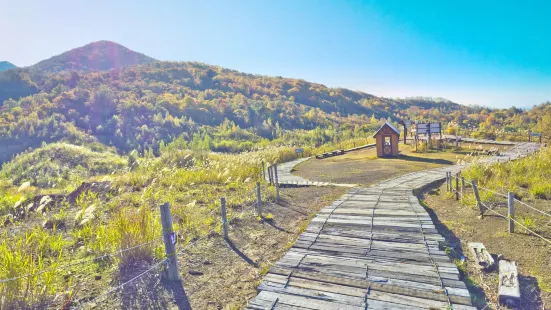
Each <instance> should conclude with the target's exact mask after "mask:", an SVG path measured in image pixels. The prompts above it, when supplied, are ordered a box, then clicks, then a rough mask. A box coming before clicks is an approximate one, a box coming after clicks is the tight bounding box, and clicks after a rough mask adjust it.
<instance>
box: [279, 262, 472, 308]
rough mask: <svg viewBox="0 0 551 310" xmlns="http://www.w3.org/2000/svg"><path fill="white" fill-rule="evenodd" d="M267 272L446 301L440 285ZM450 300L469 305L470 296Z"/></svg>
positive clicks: (312, 273) (296, 271)
mask: <svg viewBox="0 0 551 310" xmlns="http://www.w3.org/2000/svg"><path fill="white" fill-rule="evenodd" d="M291 273H292V274H291ZM269 274H275V275H280V276H283V277H284V278H285V279H286V278H287V277H289V275H291V276H292V278H293V279H294V278H301V279H305V280H310V281H317V282H323V283H324V285H327V286H328V287H329V285H341V286H348V287H353V288H358V289H367V288H370V289H371V290H375V291H379V292H385V293H391V294H398V295H400V294H401V295H404V296H410V297H418V298H426V299H430V300H435V301H441V302H442V301H447V298H446V295H445V293H444V291H443V289H442V288H441V287H436V289H434V287H432V288H431V289H426V287H425V288H423V287H422V286H412V287H405V286H402V285H395V284H389V283H386V282H379V281H370V280H367V279H357V278H356V279H354V278H347V277H336V276H331V275H327V274H323V273H320V272H313V271H301V270H297V269H288V268H280V267H272V268H270V271H269ZM321 286H323V285H321ZM319 289H320V290H323V288H321V287H320V288H319ZM465 291H466V290H465ZM341 292H343V291H341ZM467 293H468V291H467ZM450 300H451V301H452V302H453V303H458V304H464V305H471V300H470V296H466V297H465V296H461V295H450Z"/></svg>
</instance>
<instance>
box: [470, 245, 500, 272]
mask: <svg viewBox="0 0 551 310" xmlns="http://www.w3.org/2000/svg"><path fill="white" fill-rule="evenodd" d="M468 247H469V250H470V251H471V254H472V255H473V257H474V259H475V260H476V262H477V266H478V267H479V268H480V269H482V270H485V271H488V270H490V269H492V268H493V267H494V258H493V257H492V255H490V253H489V252H488V250H486V247H485V246H484V244H482V243H480V242H469V244H468Z"/></svg>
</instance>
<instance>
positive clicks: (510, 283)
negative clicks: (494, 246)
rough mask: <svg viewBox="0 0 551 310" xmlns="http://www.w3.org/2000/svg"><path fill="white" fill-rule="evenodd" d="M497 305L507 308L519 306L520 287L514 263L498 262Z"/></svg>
mask: <svg viewBox="0 0 551 310" xmlns="http://www.w3.org/2000/svg"><path fill="white" fill-rule="evenodd" d="M499 303H500V304H502V305H506V306H508V307H518V306H520V286H519V283H518V271H517V263H516V262H512V261H506V260H500V261H499Z"/></svg>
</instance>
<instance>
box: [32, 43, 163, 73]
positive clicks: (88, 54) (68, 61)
mask: <svg viewBox="0 0 551 310" xmlns="http://www.w3.org/2000/svg"><path fill="white" fill-rule="evenodd" d="M154 61H156V60H155V59H153V58H151V57H149V56H146V55H144V54H141V53H138V52H134V51H132V50H130V49H128V48H126V47H124V46H122V45H120V44H118V43H115V42H111V41H98V42H93V43H90V44H87V45H85V46H82V47H78V48H75V49H72V50H70V51H68V52H65V53H63V54H60V55H57V56H54V57H52V58H49V59H46V60H43V61H41V62H39V63H37V64H35V65H33V66H31V67H30V69H31V70H38V71H46V72H59V71H64V70H73V71H89V70H110V69H114V68H120V67H124V66H131V65H140V64H148V63H152V62H154Z"/></svg>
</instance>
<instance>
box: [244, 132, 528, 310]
mask: <svg viewBox="0 0 551 310" xmlns="http://www.w3.org/2000/svg"><path fill="white" fill-rule="evenodd" d="M536 148H537V147H536V146H535V145H534V144H527V143H522V144H518V145H516V146H515V147H514V148H513V150H511V151H510V152H509V153H508V154H504V156H503V157H506V158H508V157H509V156H510V157H511V158H512V159H514V158H517V157H518V156H522V155H523V154H526V153H529V152H531V151H534V150H535V149H536ZM527 150H528V151H527ZM498 157H499V156H496V157H495V158H494V159H497V158H498ZM503 157H502V158H503ZM459 169H461V167H458V166H451V167H444V168H438V169H431V170H426V171H421V172H416V173H410V174H407V175H403V176H400V177H398V178H395V179H392V180H388V181H385V182H382V183H379V184H377V185H375V186H372V187H368V188H354V189H351V190H350V191H349V192H348V193H347V194H345V195H344V196H342V197H341V198H340V199H338V200H337V201H335V202H333V203H332V204H331V205H329V206H327V207H325V208H323V209H322V210H321V211H320V212H319V213H318V214H317V215H316V217H314V219H313V220H312V222H311V223H310V225H309V226H308V228H307V229H306V231H305V232H304V233H303V234H301V235H300V236H299V238H298V240H297V241H296V242H295V244H294V245H293V247H292V248H291V249H290V250H289V251H288V252H287V253H286V254H285V255H284V256H283V257H282V258H281V259H280V260H279V261H278V262H277V263H275V265H274V266H272V268H270V271H269V272H268V274H267V275H266V276H265V277H264V279H263V282H262V284H261V285H260V286H259V287H258V289H259V291H260V293H259V294H258V295H257V296H256V297H255V298H254V299H253V300H251V301H250V302H249V305H248V308H247V309H427V308H433V309H442V308H444V309H445V308H449V307H450V306H452V307H453V309H474V308H473V307H471V298H470V295H469V292H468V290H467V288H466V286H465V283H463V282H462V281H461V280H460V279H459V272H458V270H457V268H456V266H455V265H454V264H453V263H452V262H451V261H450V259H449V258H448V256H447V255H446V253H445V252H444V251H443V249H442V244H443V242H444V241H445V240H444V238H443V237H442V236H441V235H440V234H439V233H438V231H437V230H436V228H435V226H434V224H433V223H432V220H431V218H430V216H429V215H428V213H427V212H426V211H425V209H424V208H423V207H422V206H421V205H420V203H419V201H418V199H417V198H416V197H415V196H414V195H413V191H414V190H416V189H419V188H422V187H424V186H427V185H430V184H431V183H434V182H438V181H441V180H442V179H443V178H444V177H445V172H446V171H452V172H453V173H455V172H458V171H459Z"/></svg>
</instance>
